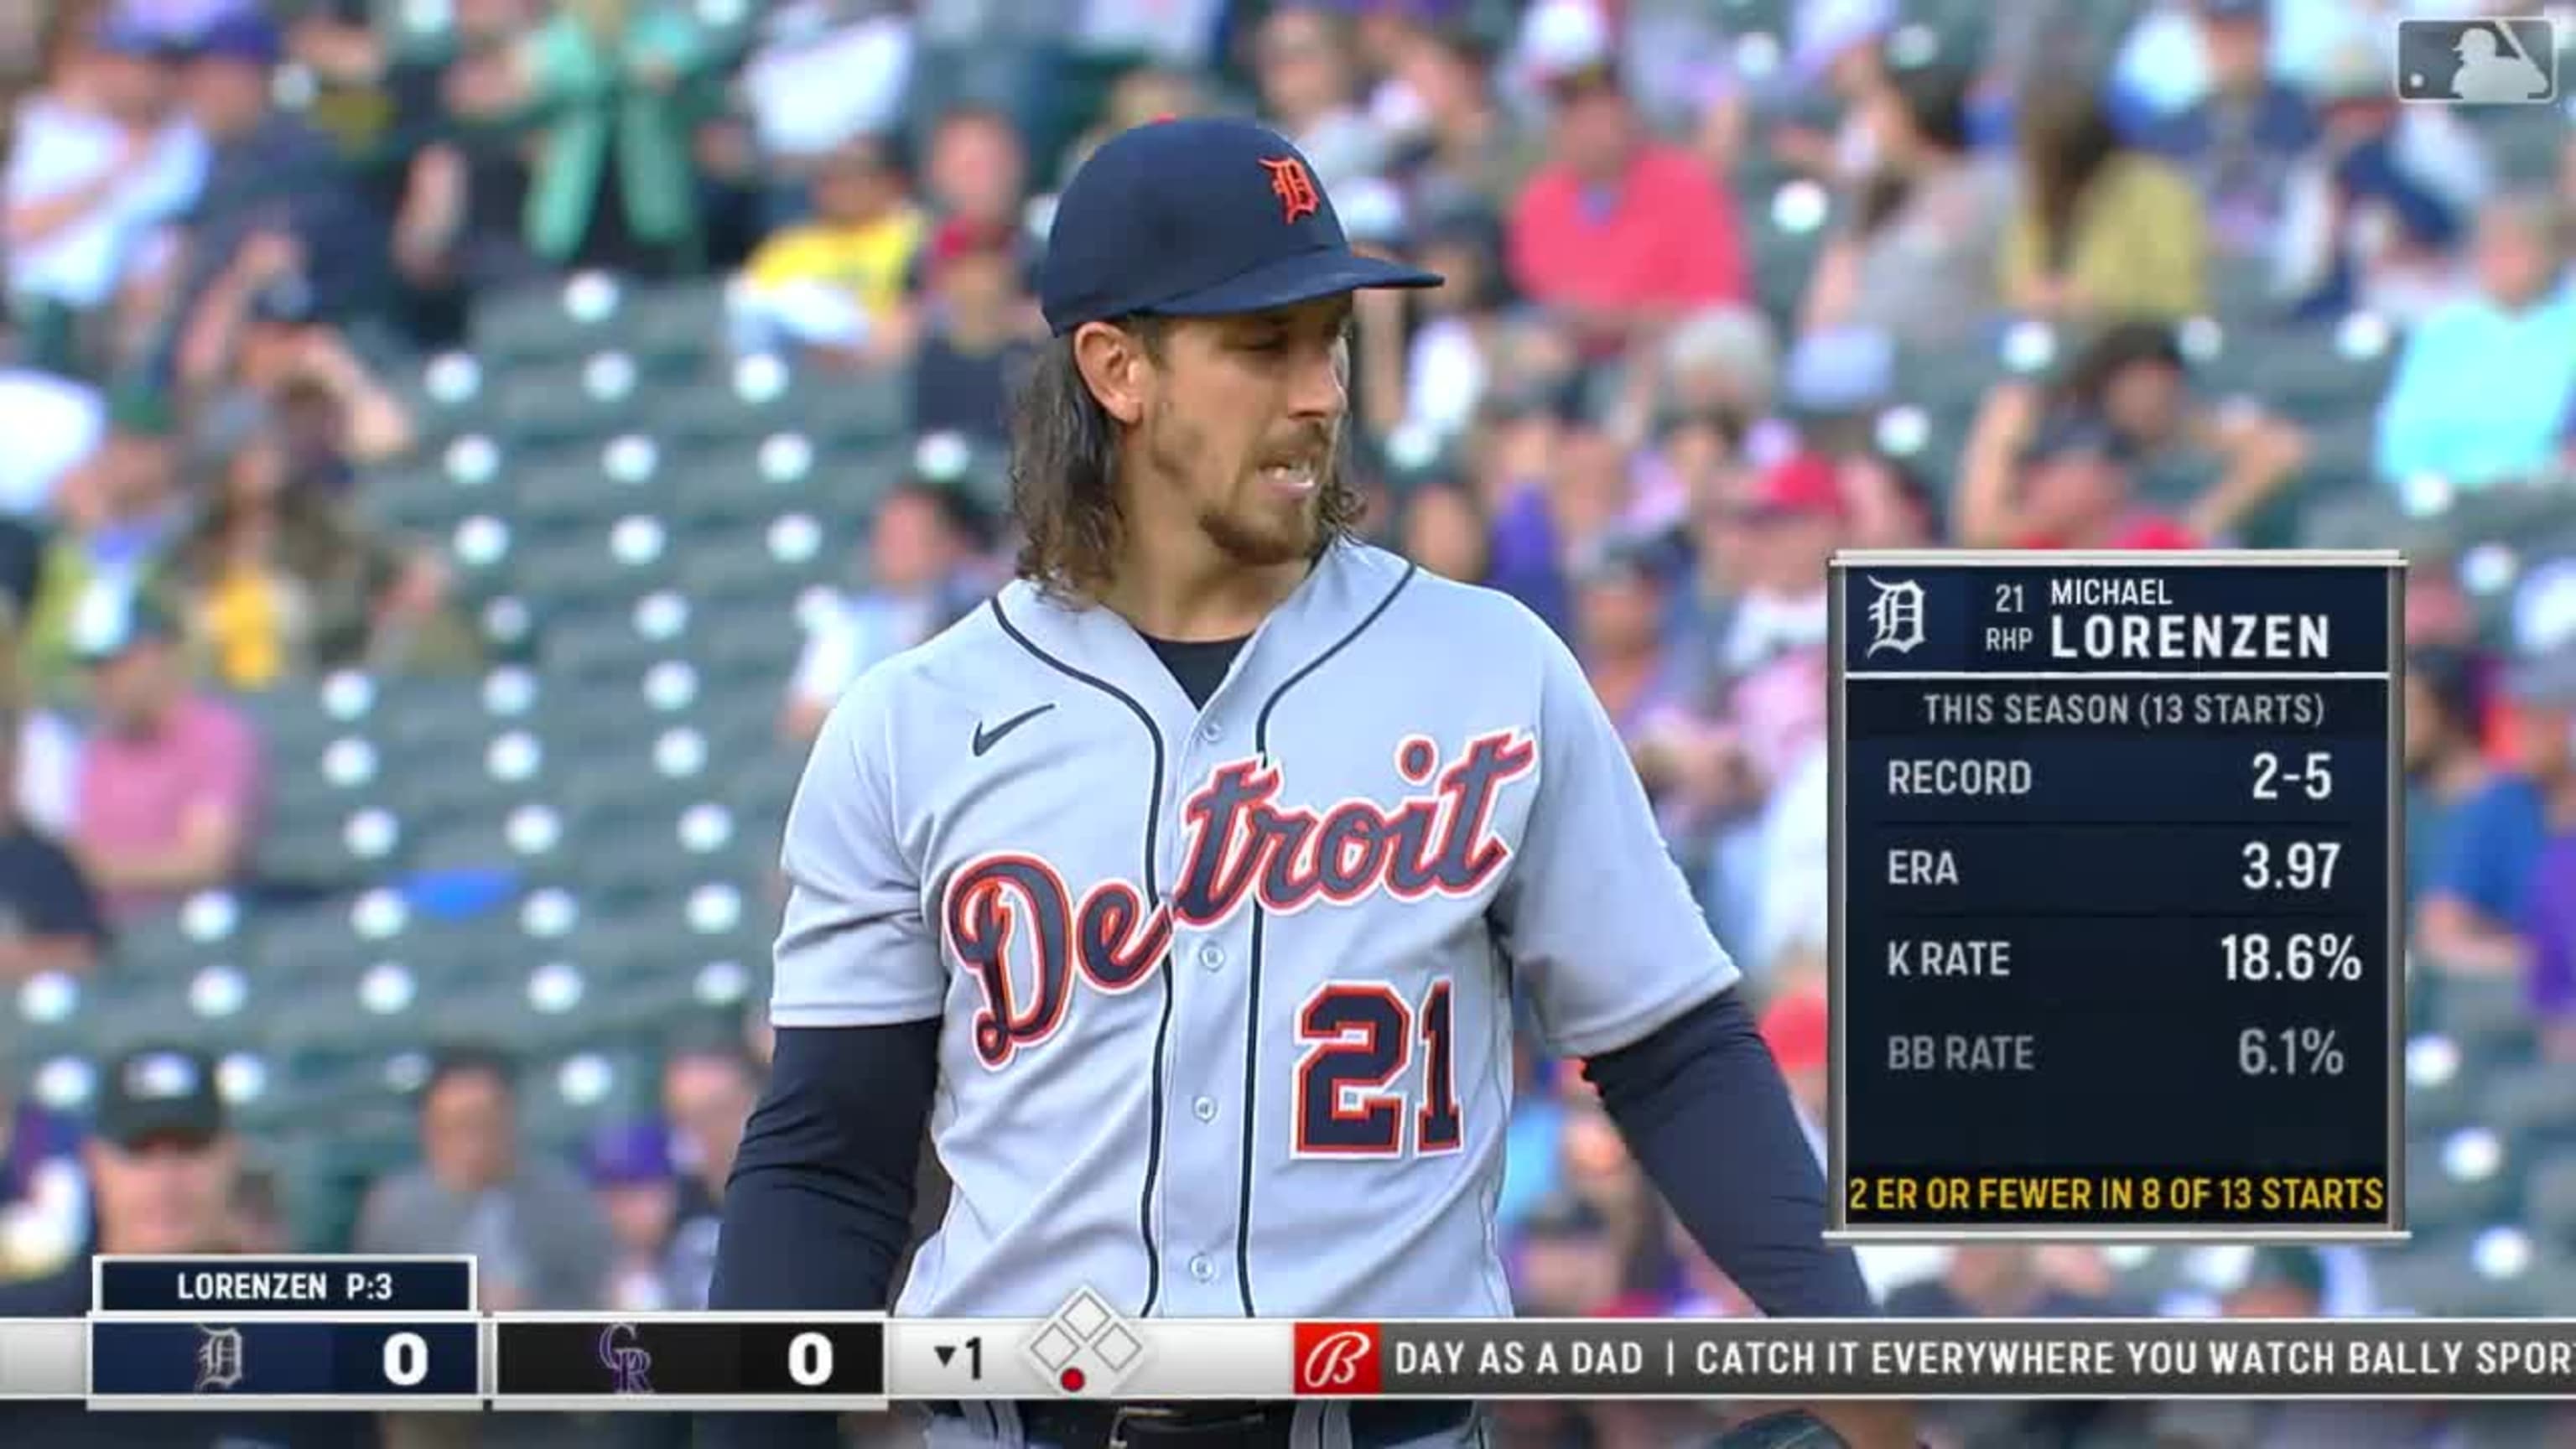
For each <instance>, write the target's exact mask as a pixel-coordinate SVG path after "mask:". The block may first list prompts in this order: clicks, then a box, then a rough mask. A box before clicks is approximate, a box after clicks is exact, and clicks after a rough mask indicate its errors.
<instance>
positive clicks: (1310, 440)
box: [1252, 423, 1340, 468]
mask: <svg viewBox="0 0 2576 1449" xmlns="http://www.w3.org/2000/svg"><path fill="white" fill-rule="evenodd" d="M1339 441H1340V436H1339V433H1338V432H1337V431H1336V430H1335V429H1334V428H1333V427H1331V426H1330V425H1328V424H1320V423H1319V424H1316V425H1314V426H1311V427H1308V428H1305V429H1303V430H1302V431H1301V432H1300V433H1299V434H1298V436H1297V437H1296V438H1295V439H1294V440H1291V441H1287V442H1280V443H1273V444H1272V445H1270V446H1269V447H1267V448H1264V449H1263V450H1262V451H1261V452H1259V453H1257V454H1254V455H1253V464H1252V466H1254V467H1256V468H1278V467H1294V466H1296V465H1297V464H1300V463H1313V464H1315V465H1316V466H1318V467H1321V466H1323V465H1324V464H1326V463H1329V462H1330V461H1331V460H1332V456H1333V449H1334V447H1335V445H1336V444H1337V443H1338V442H1339Z"/></svg>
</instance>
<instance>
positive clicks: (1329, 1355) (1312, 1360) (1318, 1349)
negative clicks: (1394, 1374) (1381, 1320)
mask: <svg viewBox="0 0 2576 1449" xmlns="http://www.w3.org/2000/svg"><path fill="white" fill-rule="evenodd" d="M1377 1334H1378V1329H1377V1325H1376V1324H1374V1323H1300V1324H1298V1325H1297V1390H1296V1391H1297V1392H1298V1393H1300V1394H1375V1393H1383V1392H1384V1391H1385V1385H1386V1370H1385V1366H1384V1364H1383V1363H1382V1362H1381V1360H1380V1349H1379V1345H1378V1336H1377Z"/></svg>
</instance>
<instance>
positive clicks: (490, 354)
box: [474, 284, 599, 378]
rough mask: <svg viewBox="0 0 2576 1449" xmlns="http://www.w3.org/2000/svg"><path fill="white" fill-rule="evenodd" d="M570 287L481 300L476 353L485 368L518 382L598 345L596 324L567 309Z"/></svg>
mask: <svg viewBox="0 0 2576 1449" xmlns="http://www.w3.org/2000/svg"><path fill="white" fill-rule="evenodd" d="M565 292H566V288H565V287H564V286H561V285H551V284H541V285H537V286H531V287H527V288H524V289H520V290H516V291H510V292H501V293H495V294H492V295H489V296H486V297H482V298H479V299H477V302H476V305H475V308H474V351H475V353H476V355H477V356H478V357H480V358H481V359H482V360H483V362H484V364H485V366H486V367H488V368H490V369H492V370H495V371H502V372H505V373H506V374H508V375H509V376H512V377H513V378H515V377H516V376H518V375H519V374H520V373H522V372H524V371H525V370H526V369H527V368H529V367H531V366H534V365H537V364H542V363H547V362H557V361H562V360H565V359H568V358H571V357H575V356H577V355H579V354H581V353H583V352H585V351H588V350H590V349H591V348H592V347H594V346H596V345H597V343H598V342H599V333H598V331H597V330H596V328H595V327H594V326H592V325H589V324H585V323H583V322H581V321H578V320H576V319H575V318H574V317H573V316H572V315H571V313H570V312H569V311H567V310H566V306H565Z"/></svg>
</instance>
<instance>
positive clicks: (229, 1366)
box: [195, 1325, 244, 1394]
mask: <svg viewBox="0 0 2576 1449" xmlns="http://www.w3.org/2000/svg"><path fill="white" fill-rule="evenodd" d="M197 1334H198V1338H197V1384H196V1389H195V1392H197V1393H200V1394H203V1393H209V1392H213V1393H221V1392H222V1391H224V1390H225V1389H236V1388H239V1387H241V1381H242V1374H243V1372H244V1365H243V1361H242V1331H241V1330H240V1329H238V1328H207V1327H204V1326H202V1325H200V1326H199V1327H198V1329H197Z"/></svg>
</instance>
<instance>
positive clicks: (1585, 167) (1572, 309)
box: [1509, 65, 1749, 356]
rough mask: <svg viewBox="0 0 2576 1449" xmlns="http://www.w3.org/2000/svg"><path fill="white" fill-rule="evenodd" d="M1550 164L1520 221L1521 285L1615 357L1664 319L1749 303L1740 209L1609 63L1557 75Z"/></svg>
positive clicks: (1599, 350) (1515, 236) (1516, 270)
mask: <svg viewBox="0 0 2576 1449" xmlns="http://www.w3.org/2000/svg"><path fill="white" fill-rule="evenodd" d="M1549 93H1550V96H1551V98H1552V100H1553V101H1554V104H1555V108H1556V114H1555V129H1554V134H1553V135H1552V136H1551V138H1550V155H1549V160H1548V163H1547V164H1546V165H1545V166H1543V167H1541V168H1540V169H1539V171H1538V173H1537V174H1536V175H1535V176H1533V177H1531V178H1530V183H1529V186H1528V187H1527V188H1526V189H1525V190H1523V191H1522V193H1521V196H1520V200H1519V202H1518V203H1517V204H1516V205H1515V206H1514V208H1513V210H1512V217H1511V234H1510V239H1509V245H1510V267H1511V273H1512V279H1513V281H1514V282H1516V283H1517V284H1518V285H1519V287H1520V289H1521V290H1522V291H1523V292H1524V293H1526V294H1527V295H1529V296H1530V297H1531V298H1533V299H1535V300H1536V301H1539V302H1541V303H1544V304H1546V305H1548V306H1550V307H1552V308H1555V309H1557V310H1558V311H1559V312H1561V313H1562V314H1563V315H1564V317H1565V318H1566V320H1567V321H1568V322H1569V323H1570V324H1571V325H1572V326H1573V327H1574V328H1575V330H1576V331H1577V333H1578V334H1579V335H1580V336H1581V338H1582V341H1583V343H1584V348H1585V351H1586V352H1587V353H1588V354H1590V355H1593V356H1606V355H1609V354H1611V353H1615V352H1617V351H1619V350H1620V349H1622V348H1624V347H1625V346H1626V345H1627V344H1628V342H1629V341H1630V340H1631V339H1633V338H1634V337H1636V336H1637V335H1638V334H1640V333H1641V332H1644V331H1646V330H1648V329H1650V328H1652V327H1654V326H1655V325H1657V323H1658V322H1659V321H1660V320H1662V319H1666V318H1670V317H1672V316H1674V315H1675V314H1677V313H1681V312H1687V311H1690V310H1692V309H1694V308H1696V307H1700V306H1703V305H1707V304H1710V303H1718V302H1742V301H1744V300H1746V299H1747V297H1748V295H1749V283H1748V281H1747V272H1746V263H1745V257H1744V250H1743V243H1742V238H1741V236H1740V229H1739V226H1738V223H1737V219H1736V215H1735V207H1734V203H1733V201H1732V200H1730V199H1729V198H1728V196H1727V195H1726V193H1725V191H1724V190H1723V189H1722V188H1720V187H1719V185H1718V184H1717V181H1716V179H1715V178H1714V177H1712V176H1710V175H1709V174H1708V172H1707V171H1706V170H1705V169H1703V168H1702V167H1701V165H1700V164H1699V162H1698V161H1697V160H1696V159H1694V158H1693V157H1692V155H1691V153H1690V152H1689V151H1687V150H1685V149H1683V148H1681V147H1679V146H1674V145H1670V144H1668V143H1665V142H1663V141H1659V140H1656V139H1655V138H1654V137H1653V136H1652V135H1651V134H1650V133H1649V132H1648V131H1647V130H1646V128H1645V126H1644V124H1643V123H1642V122H1641V121H1640V120H1639V119H1638V117H1637V114H1636V111H1635V109H1634V108H1633V107H1632V106H1631V105H1630V103H1629V100H1628V97H1627V96H1626V94H1625V93H1623V92H1622V91H1621V90H1620V89H1619V83H1618V80H1617V77H1616V75H1615V74H1614V72H1613V71H1612V70H1611V69H1610V67H1608V66H1607V65H1591V66H1585V67H1582V68H1579V69H1576V70H1572V71H1569V72H1567V73H1564V74H1562V75H1559V76H1557V77H1555V78H1554V79H1553V80H1552V81H1551V82H1550V85H1549Z"/></svg>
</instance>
